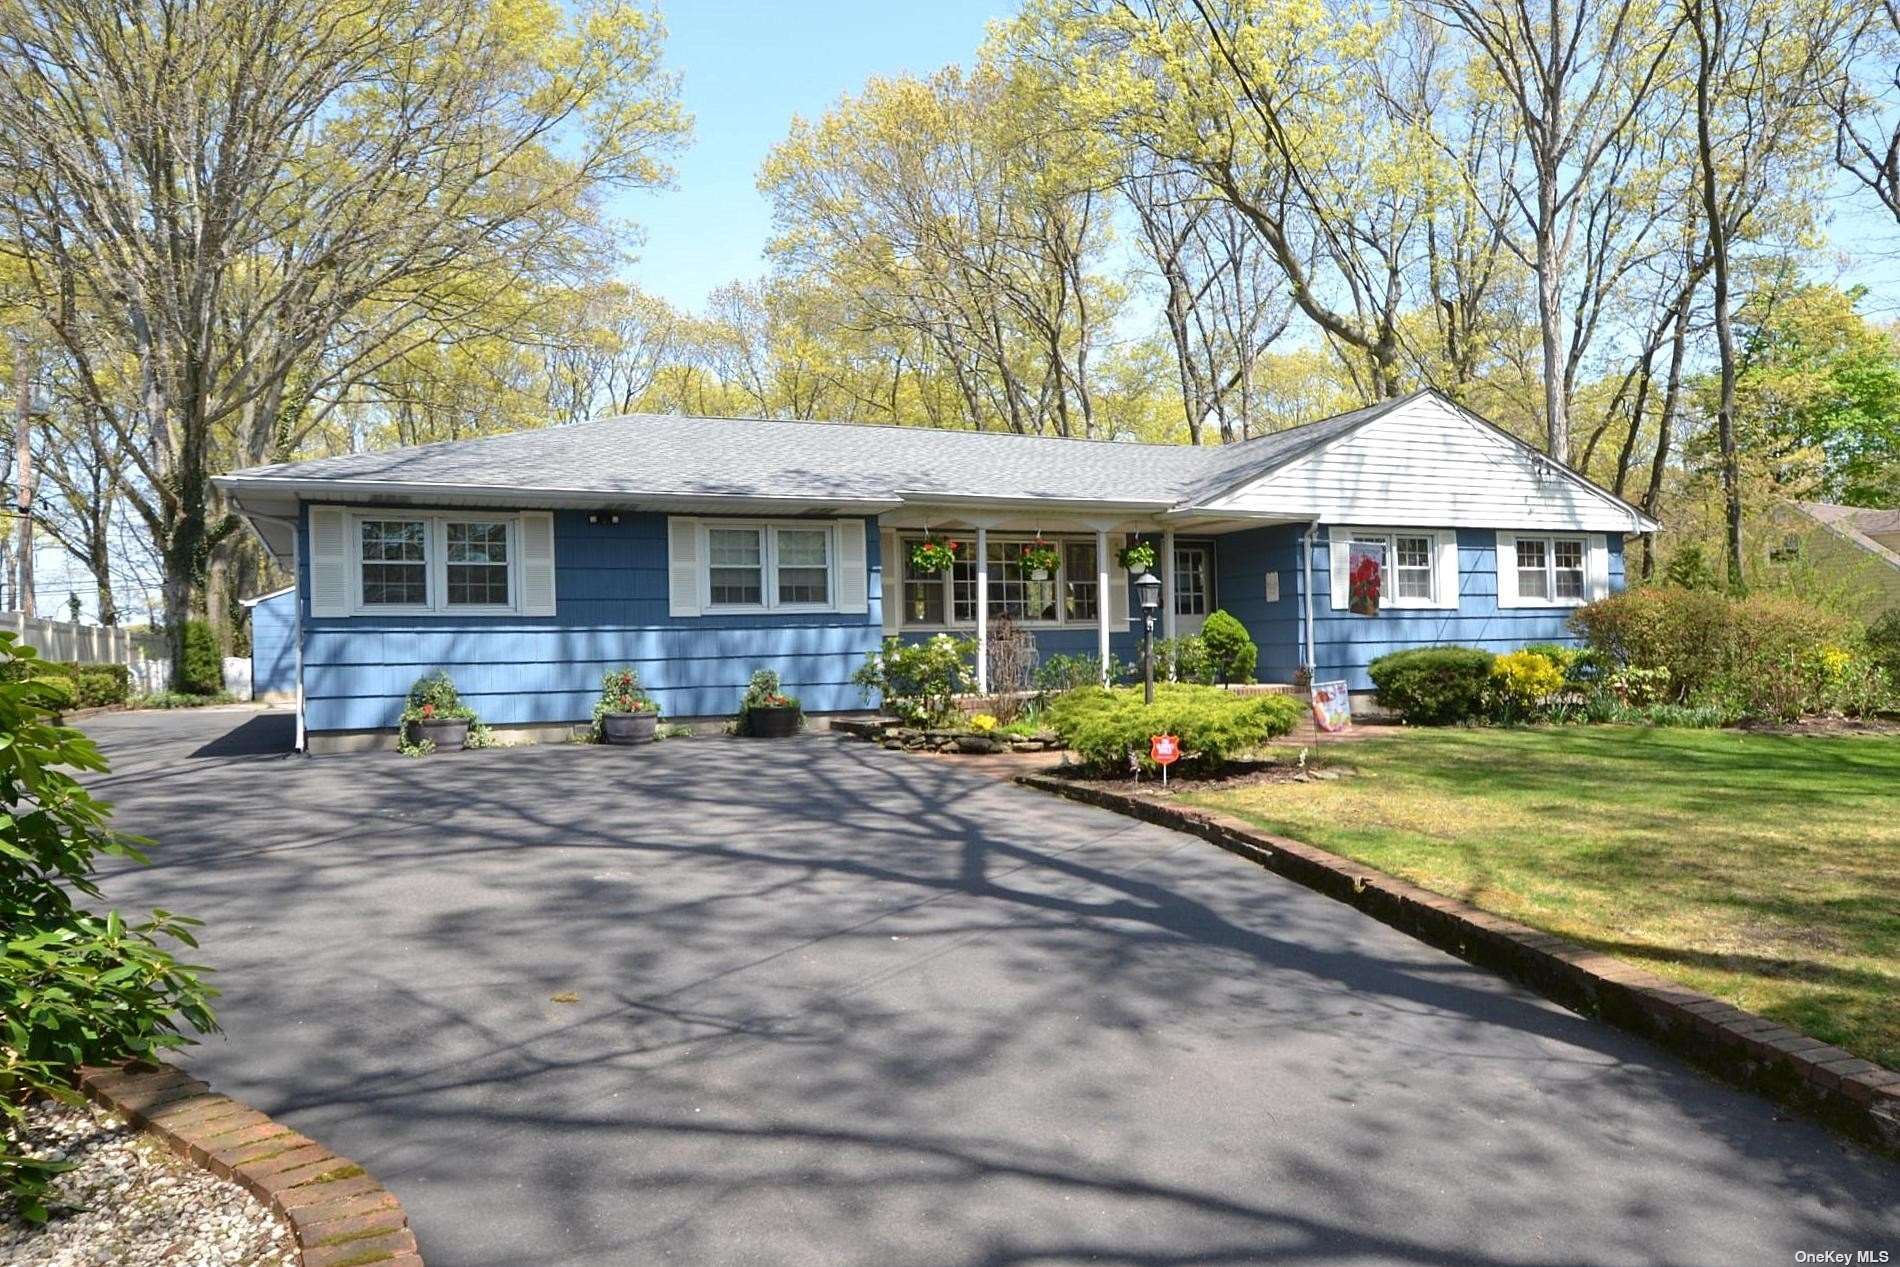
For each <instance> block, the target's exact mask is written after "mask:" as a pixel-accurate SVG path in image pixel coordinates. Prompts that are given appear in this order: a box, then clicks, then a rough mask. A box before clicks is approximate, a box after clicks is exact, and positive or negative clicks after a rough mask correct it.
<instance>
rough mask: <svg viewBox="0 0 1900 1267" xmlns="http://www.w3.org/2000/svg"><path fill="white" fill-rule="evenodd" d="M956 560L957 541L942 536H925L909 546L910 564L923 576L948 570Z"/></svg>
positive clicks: (934, 574)
mask: <svg viewBox="0 0 1900 1267" xmlns="http://www.w3.org/2000/svg"><path fill="white" fill-rule="evenodd" d="M956 562H957V543H956V542H955V541H951V540H948V539H947V538H943V537H925V538H924V539H923V540H922V541H919V542H918V543H917V544H916V545H913V546H912V547H911V548H910V566H911V568H912V569H913V570H914V571H917V572H921V573H922V574H923V575H925V576H937V575H939V574H941V573H944V572H948V571H949V570H950V569H951V568H952V567H954V566H956Z"/></svg>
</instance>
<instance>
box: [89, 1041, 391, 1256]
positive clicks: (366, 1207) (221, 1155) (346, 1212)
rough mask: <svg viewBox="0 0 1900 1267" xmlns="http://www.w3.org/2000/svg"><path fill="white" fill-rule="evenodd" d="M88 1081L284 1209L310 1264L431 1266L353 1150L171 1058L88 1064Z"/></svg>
mask: <svg viewBox="0 0 1900 1267" xmlns="http://www.w3.org/2000/svg"><path fill="white" fill-rule="evenodd" d="M77 1082H78V1084H79V1089H80V1091H81V1092H83V1093H84V1094H85V1095H86V1096H87V1097H88V1098H89V1099H91V1100H93V1101H95V1102H96V1103H98V1104H100V1105H101V1106H103V1107H104V1108H106V1109H109V1110H111V1111H112V1112H114V1113H117V1114H120V1115H121V1116H123V1117H125V1118H126V1119H127V1120H129V1121H131V1122H133V1123H134V1124H136V1125H138V1126H140V1127H143V1128H144V1129H145V1130H147V1131H150V1132H151V1133H152V1134H154V1135H156V1136H158V1137H159V1138H160V1139H162V1140H164V1141H165V1144H166V1145H167V1146H168V1147H169V1148H170V1149H171V1150H172V1151H173V1152H175V1153H177V1154H178V1155H179V1156H181V1157H185V1158H188V1159H189V1160H191V1161H192V1162H195V1163H196V1164H198V1165H200V1166H203V1167H204V1168H205V1169H206V1170H209V1171H211V1172H212V1173H213V1174H216V1175H218V1176H219V1177H221V1178H224V1179H228V1180H230V1181H231V1182H232V1183H235V1184H238V1185H240V1186H242V1187H244V1188H246V1189H248V1190H249V1191H250V1193H251V1194H252V1195H253V1196H255V1197H256V1198H257V1199H258V1200H259V1201H262V1202H264V1203H265V1204H266V1205H268V1206H270V1208H271V1209H272V1210H274V1211H276V1212H277V1213H278V1214H280V1215H282V1216H283V1218H284V1220H285V1221H286V1222H288V1223H289V1224H290V1230H291V1235H292V1236H293V1237H295V1238H296V1244H297V1252H298V1261H299V1262H301V1263H302V1264H303V1267H359V1264H360V1265H363V1267H422V1256H421V1254H420V1253H419V1252H418V1251H417V1249H416V1238H415V1236H414V1235H413V1234H412V1233H411V1232H410V1230H409V1216H408V1215H407V1214H406V1213H404V1211H403V1208H402V1202H400V1201H398V1200H397V1199H396V1197H395V1194H394V1193H392V1192H390V1191H389V1189H387V1188H385V1187H383V1185H382V1184H380V1183H378V1182H377V1181H376V1180H375V1179H374V1178H372V1177H371V1176H370V1175H369V1173H368V1172H367V1171H365V1170H364V1169H363V1168H362V1167H361V1166H359V1165H357V1164H356V1163H355V1162H352V1161H350V1160H349V1159H348V1158H344V1157H338V1156H336V1155H335V1154H334V1153H332V1152H330V1150H329V1149H327V1148H325V1147H324V1146H323V1145H321V1144H319V1143H317V1142H316V1141H315V1140H312V1139H309V1138H306V1137H305V1136H303V1135H299V1134H298V1133H297V1132H296V1131H293V1130H291V1129H290V1128H289V1127H288V1126H283V1125H280V1124H278V1123H277V1122H273V1121H272V1120H271V1119H270V1118H268V1117H266V1116H264V1115H263V1114H262V1113H259V1112H258V1111H257V1110H256V1109H253V1108H251V1107H250V1106H249V1105H246V1104H241V1103H239V1102H238V1101H236V1100H233V1099H231V1098H230V1097H229V1096H223V1095H217V1094H215V1093H214V1092H212V1090H211V1089H210V1087H208V1086H206V1085H205V1084H204V1083H202V1082H200V1081H198V1080H197V1079H196V1078H193V1077H191V1076H190V1075H188V1074H186V1073H185V1072H184V1071H183V1070H181V1069H175V1068H173V1067H172V1066H170V1065H165V1064H126V1065H115V1066H88V1067H85V1068H82V1069H81V1070H80V1071H79V1075H78V1078H77Z"/></svg>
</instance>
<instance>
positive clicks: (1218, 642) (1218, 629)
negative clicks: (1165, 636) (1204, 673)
mask: <svg viewBox="0 0 1900 1267" xmlns="http://www.w3.org/2000/svg"><path fill="white" fill-rule="evenodd" d="M1201 642H1202V643H1203V644H1204V645H1205V646H1206V647H1207V658H1208V661H1209V664H1210V665H1211V667H1212V668H1213V671H1214V680H1215V681H1217V682H1251V681H1253V666H1254V662H1255V661H1256V660H1258V659H1259V658H1260V649H1259V648H1258V647H1256V646H1254V645H1253V639H1252V638H1251V637H1250V636H1248V633H1247V626H1245V625H1243V624H1241V623H1240V622H1239V621H1238V620H1236V619H1235V618H1234V617H1233V616H1231V615H1229V614H1228V613H1227V612H1225V611H1215V612H1211V613H1209V615H1208V617H1207V623H1205V624H1203V625H1202V626H1201Z"/></svg>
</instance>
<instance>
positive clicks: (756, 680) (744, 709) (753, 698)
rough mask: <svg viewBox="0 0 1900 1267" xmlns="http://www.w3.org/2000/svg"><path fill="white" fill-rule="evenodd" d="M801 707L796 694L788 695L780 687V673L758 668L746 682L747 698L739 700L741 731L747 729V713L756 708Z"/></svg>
mask: <svg viewBox="0 0 1900 1267" xmlns="http://www.w3.org/2000/svg"><path fill="white" fill-rule="evenodd" d="M798 707H799V703H798V699H797V697H796V696H791V695H787V694H786V693H785V692H784V691H782V690H780V689H779V680H778V674H777V673H775V672H773V671H772V670H771V669H756V670H754V671H753V674H752V680H751V681H750V682H748V683H747V684H746V688H745V698H743V699H741V700H740V701H739V721H740V723H741V725H740V730H741V733H743V732H744V730H745V726H744V723H745V720H746V714H747V713H750V712H751V711H752V710H753V709H755V708H790V709H797V708H798Z"/></svg>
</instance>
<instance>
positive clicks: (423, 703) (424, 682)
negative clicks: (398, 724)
mask: <svg viewBox="0 0 1900 1267" xmlns="http://www.w3.org/2000/svg"><path fill="white" fill-rule="evenodd" d="M474 720H475V710H474V709H472V708H470V707H469V706H468V705H466V704H464V703H463V702H462V695H461V692H459V691H457V690H456V689H455V680H454V679H453V678H451V677H450V676H449V675H448V673H447V672H445V671H444V670H442V669H432V670H430V671H429V672H428V673H425V674H423V675H422V676H421V677H419V678H417V679H416V680H415V684H414V685H412V686H411V687H410V688H409V698H408V699H407V700H406V701H404V703H403V709H402V721H403V723H404V724H405V725H406V724H407V723H409V722H416V721H474Z"/></svg>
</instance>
